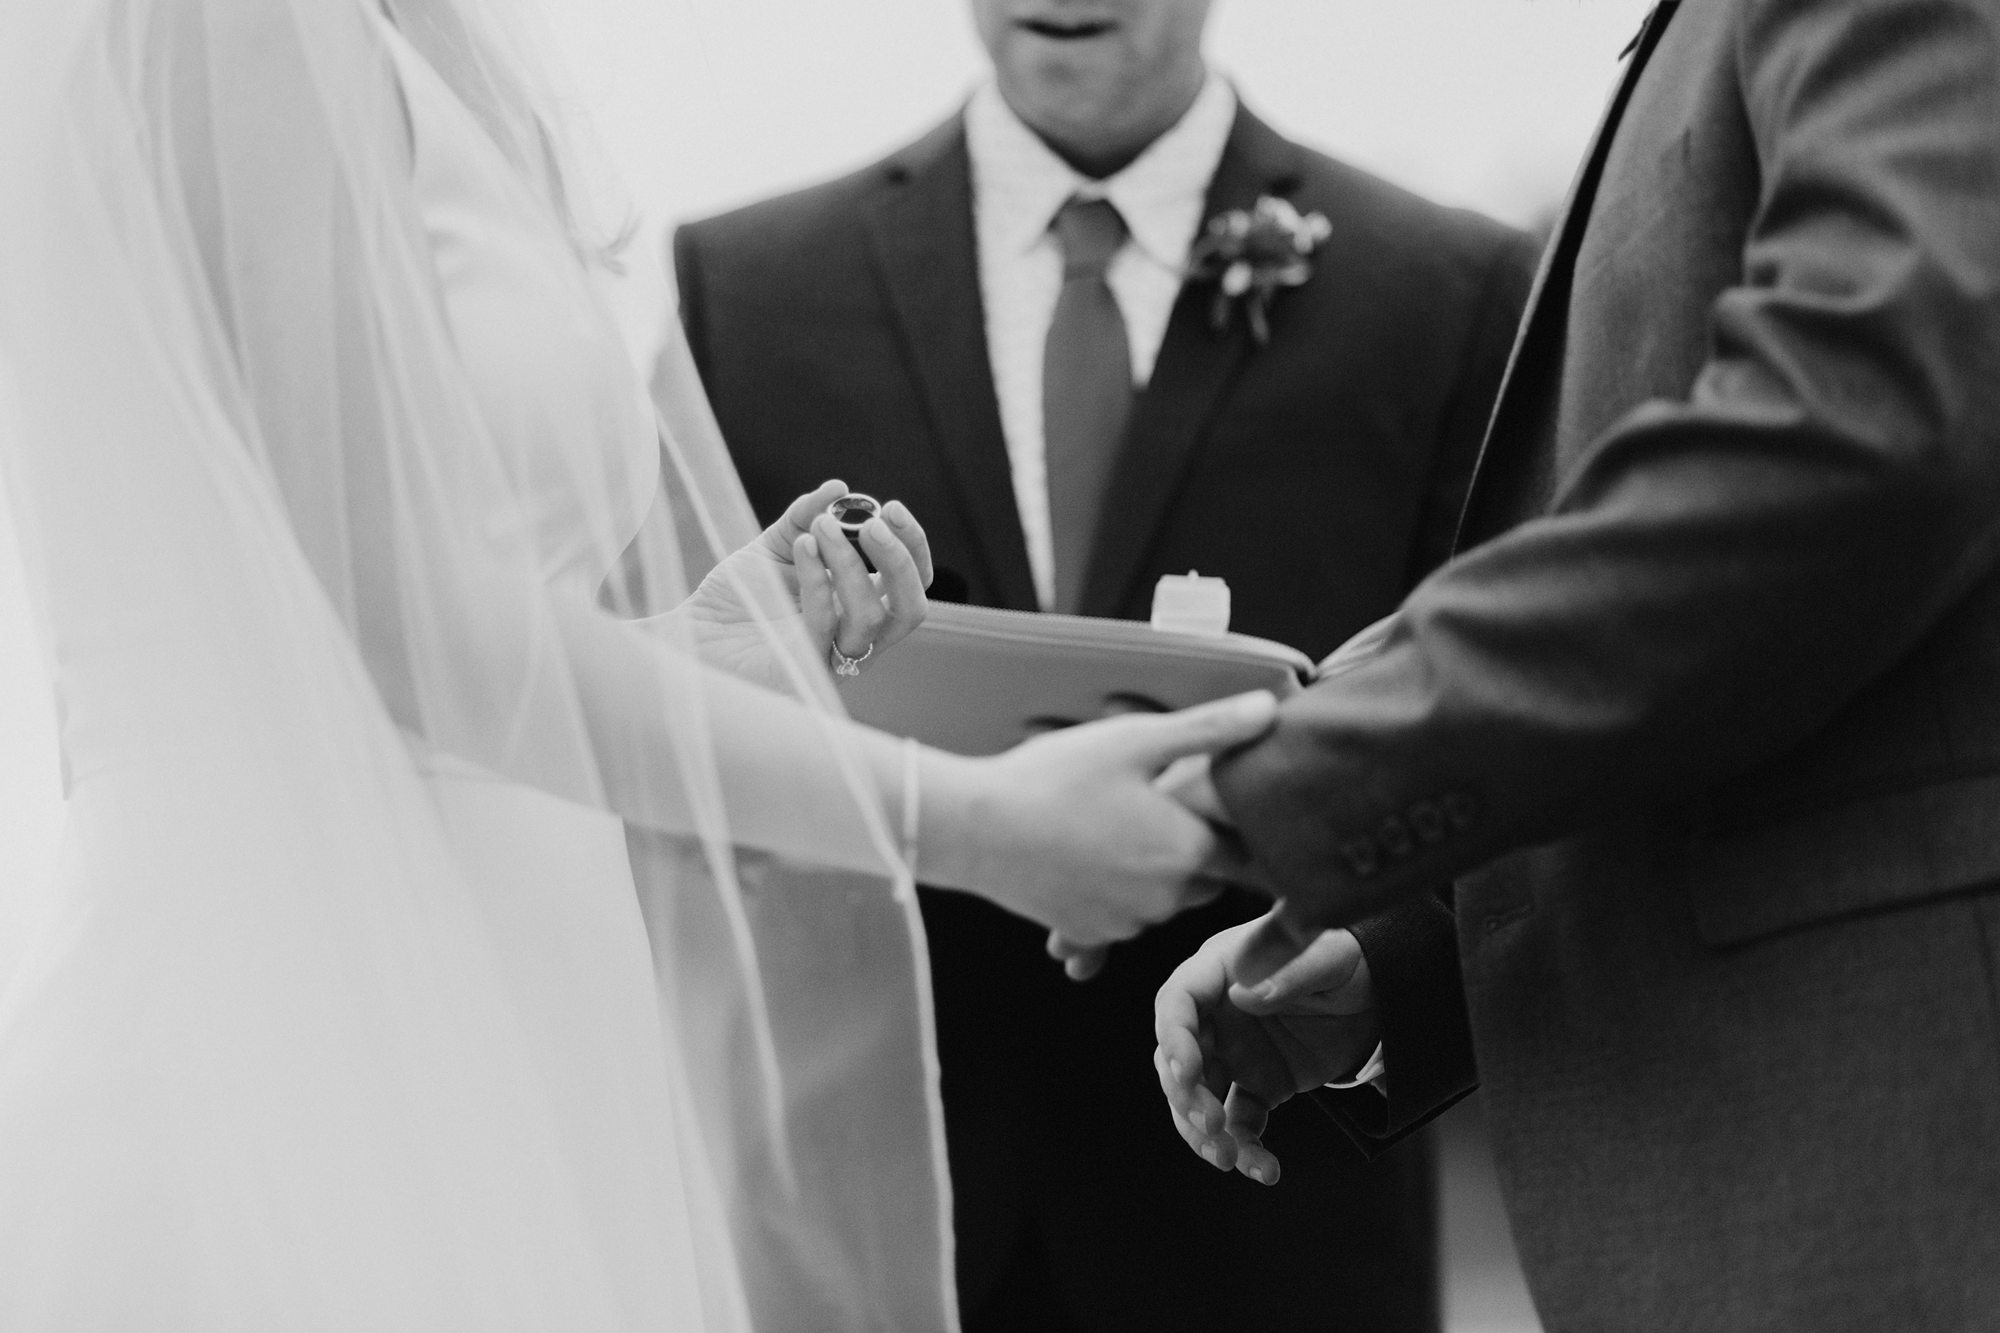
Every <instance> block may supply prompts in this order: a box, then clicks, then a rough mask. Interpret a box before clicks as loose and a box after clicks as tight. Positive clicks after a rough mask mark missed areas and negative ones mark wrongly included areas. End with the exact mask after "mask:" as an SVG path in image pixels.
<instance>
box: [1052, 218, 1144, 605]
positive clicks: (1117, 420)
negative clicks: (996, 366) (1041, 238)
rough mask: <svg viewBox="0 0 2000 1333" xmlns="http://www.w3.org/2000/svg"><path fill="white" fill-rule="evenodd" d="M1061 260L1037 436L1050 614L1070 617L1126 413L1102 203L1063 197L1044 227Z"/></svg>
mask: <svg viewBox="0 0 2000 1333" xmlns="http://www.w3.org/2000/svg"><path fill="white" fill-rule="evenodd" d="M1050 225H1051V229H1052V230H1053V231H1054V232H1055V236H1056V243H1057V244H1058V245H1059V246H1061V248H1062V254H1063V285H1062V295H1061V296H1060V297H1059V298H1058V299H1057V301H1056V316H1055V320H1054V322H1053V323H1051V324H1050V325H1049V339H1048V342H1047V344H1046V345H1045V346H1044V348H1043V352H1042V431H1043V442H1044V448H1045V450H1046V457H1047V462H1048V486H1049V526H1050V529H1051V532H1052V535H1053V538H1054V546H1055V566H1056V569H1055V574H1056V579H1055V583H1056V604H1055V609H1056V610H1058V611H1068V612H1072V613H1073V612H1075V611H1076V610H1077V609H1078V607H1079V606H1080V605H1081V603H1082V601H1083V580H1084V575H1085V574H1086V573H1087V572H1088V566H1089V564H1090V548H1091V541H1092V539H1093V538H1094V536H1095V535H1096V531H1097V518H1098V513H1099V511H1100V509H1101V508H1102V506H1103V504H1104V489H1105V484H1106V483H1107V482H1108V481H1109V480H1110V477H1111V465H1112V463H1113V462H1114V461H1115V460H1116V458H1117V454H1118V445H1119V441H1120V440H1121V439H1123V438H1124V434H1125V422H1126V420H1127V419H1128V418H1129V417H1130V416H1131V415H1132V350H1131V345H1130V344H1129V343H1128V341H1127V340H1126V336H1125V317H1124V316H1123V315H1121V314H1119V312H1118V301H1117V299H1116V298H1115V297H1114V296H1112V294H1111V285H1110V284H1109V283H1107V282H1106V281H1105V280H1104V274H1105V270H1107V269H1108V268H1110V267H1111V259H1112V256H1113V255H1116V254H1117V253H1118V249H1119V247H1120V246H1122V245H1124V244H1125V219H1124V218H1122V217H1120V216H1119V215H1118V210H1117V209H1116V208H1114V207H1112V205H1111V203H1110V201H1108V200H1104V199H1080V198H1074V197H1073V198H1071V199H1070V201H1069V202H1068V203H1066V204H1064V205H1063V206H1062V209H1061V211H1060V212H1058V213H1057V214H1056V217H1055V221H1054V222H1053V223H1052V224H1050Z"/></svg>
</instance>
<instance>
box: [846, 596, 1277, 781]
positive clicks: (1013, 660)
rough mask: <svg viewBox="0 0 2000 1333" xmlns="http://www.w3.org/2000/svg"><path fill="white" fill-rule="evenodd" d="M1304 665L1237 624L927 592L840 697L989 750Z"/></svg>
mask: <svg viewBox="0 0 2000 1333" xmlns="http://www.w3.org/2000/svg"><path fill="white" fill-rule="evenodd" d="M1312 675H1313V664H1312V662H1311V661H1310V660H1308V659H1307V658H1306V656H1305V655H1304V654H1303V653H1300V652H1298V651H1297V650H1296V649H1292V648H1288V647H1286V646H1285V645H1284V644H1281V643H1273V642H1271V641H1270V640H1269V639H1254V638H1251V637H1250V636H1248V635H1245V634H1222V635H1202V634H1183V633H1176V632H1174V631H1171V630H1159V629H1154V628H1153V627H1152V626H1151V625H1148V624H1146V623H1145V622H1144V621H1138V620H1099V619H1095V618H1092V617H1088V616H1063V615H1046V614H1039V613H1035V612H1028V611H999V610H994V609H993V608H991V607H982V606H959V605H956V604H954V603H950V602H933V603H931V609H930V617H929V618H928V619H927V620H925V622H924V623H923V625H922V626H920V627H919V628H918V629H917V631H916V632H915V633H913V634H912V635H910V637H909V638H907V639H905V640H903V641H902V642H901V643H899V644H897V645H896V646H895V647H894V648H891V649H888V650H887V651H885V652H884V653H883V654H882V657H881V659H880V660H879V661H875V662H871V663H869V665H868V668H867V669H866V670H865V671H863V672H862V673H861V675H860V676H859V677H857V678H855V679H853V680H849V681H842V682H841V683H840V697H841V699H842V700H843V701H844V702H845V703H846V705H847V708H848V711H849V712H850V713H851V714H853V716H854V717H855V718H856V720H858V721H861V722H866V723H868V724H869V725H870V726H875V727H880V728H881V729H882V730H884V731H888V732H892V733H894V734H896V735H899V736H914V737H916V738H917V739H918V740H920V741H923V742H924V743H925V744H927V745H934V746H936V747H938V748H939V749H943V750H954V751H956V752H958V753H960V754H997V753H998V752H1000V751H1001V750H1005V749H1007V748H1009V747H1010V746H1012V745H1014V744H1016V743H1017V742H1019V741H1022V740H1024V739H1026V738H1027V737H1029V736H1032V735H1034V734H1036V733H1037V732H1041V731H1045V730H1048V729H1049V728H1051V727H1058V726H1067V725H1069V724H1071V723H1074V722H1086V721H1089V720H1090V719H1092V718H1095V717H1101V716H1103V715H1104V714H1105V713H1106V712H1130V711H1134V710H1159V709H1172V708H1185V707H1188V706H1189V705H1191V704H1198V703H1205V702H1207V701H1208V700H1210V699H1220V698H1224V697H1226V696H1228V695H1232V694H1241V693H1243V692H1244V691H1246V690H1270V691H1271V692H1272V693H1274V694H1276V695H1277V696H1278V697H1279V698H1281V699H1282V698H1284V697H1285V696H1286V695H1288V694H1291V693H1293V692H1294V691H1296V690H1298V689H1299V688H1300V686H1301V685H1302V684H1303V683H1304V682H1305V681H1307V680H1309V679H1311V677H1312Z"/></svg>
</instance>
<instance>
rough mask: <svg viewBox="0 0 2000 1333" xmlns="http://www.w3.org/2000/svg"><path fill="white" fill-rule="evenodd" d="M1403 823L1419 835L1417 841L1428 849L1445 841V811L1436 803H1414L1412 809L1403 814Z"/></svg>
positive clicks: (1411, 805)
mask: <svg viewBox="0 0 2000 1333" xmlns="http://www.w3.org/2000/svg"><path fill="white" fill-rule="evenodd" d="M1403 822H1404V823H1406V824H1408V825H1409V826H1410V831H1411V832H1412V833H1414V834H1416V835H1417V841H1418V842H1420V843H1422V844H1424V846H1426V847H1434V846H1436V845H1437V844H1438V843H1441V842H1443V841H1444V835H1445V832H1446V827H1445V819H1444V811H1443V810H1440V809H1439V808H1438V803H1437V802H1436V801H1412V802H1411V803H1410V808H1409V809H1407V810H1405V811H1404V812H1403Z"/></svg>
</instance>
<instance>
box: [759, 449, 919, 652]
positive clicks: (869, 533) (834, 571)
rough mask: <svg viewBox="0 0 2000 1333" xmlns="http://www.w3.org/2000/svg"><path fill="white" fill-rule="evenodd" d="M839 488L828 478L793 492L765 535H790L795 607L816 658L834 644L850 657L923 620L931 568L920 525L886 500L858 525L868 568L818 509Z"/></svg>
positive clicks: (896, 638) (841, 489)
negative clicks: (812, 487) (809, 491)
mask: <svg viewBox="0 0 2000 1333" xmlns="http://www.w3.org/2000/svg"><path fill="white" fill-rule="evenodd" d="M846 493H847V488H846V487H845V486H844V485H842V484H841V483H840V482H837V481H829V482H827V483H826V484H825V485H823V486H821V487H820V488H819V489H818V490H816V491H814V492H813V493H812V494H810V495H802V496H800V497H799V498H798V499H797V500H795V501H793V502H792V507H791V508H790V509H789V510H787V511H786V512H785V516H784V517H783V518H781V519H779V520H778V522H776V523H774V524H772V525H771V527H770V528H768V529H767V530H766V532H765V536H766V538H772V539H774V540H785V539H787V538H789V540H790V543H791V564H792V568H793V569H794V570H795V571H796V572H797V576H798V598H799V610H800V612H801V614H803V615H804V617H805V622H806V633H807V634H809V635H811V636H812V641H813V644H814V646H815V647H817V648H818V649H819V651H820V653H821V655H822V656H825V655H826V653H827V650H828V649H829V648H837V649H839V650H840V653H841V656H843V657H846V658H849V659H857V660H858V659H862V658H868V657H870V656H871V655H872V654H875V653H880V652H883V651H885V650H887V649H889V648H891V647H893V646H895V645H896V644H897V643H899V642H901V641H902V640H903V639H904V638H906V637H907V636H908V635H909V633H910V631H912V630H914V629H915V628H916V627H917V626H919V625H921V624H923V623H924V617H925V616H926V615H928V614H929V612H930V600H929V598H927V597H926V596H925V594H924V590H925V589H927V588H929V587H930V586H931V578H932V576H933V574H934V573H935V572H936V571H935V569H934V567H933V565H932V563H931V544H930V539H929V538H928V537H926V536H925V535H924V529H923V525H922V524H920V523H918V522H917V519H916V515H914V514H912V513H911V512H910V511H909V508H908V506H906V505H904V503H903V502H902V501H901V500H891V501H889V503H888V504H886V505H884V506H882V513H881V516H880V517H878V518H871V519H869V520H868V522H867V523H866V524H865V525H864V526H863V527H862V529H861V546H862V549H863V550H865V551H866V552H867V553H868V560H869V561H870V562H872V563H873V564H874V566H875V570H876V572H875V573H873V574H870V573H869V572H868V564H867V563H864V562H863V561H862V559H861V556H860V554H859V553H858V552H856V551H855V549H854V546H853V544H852V543H851V542H849V541H848V540H847V537H846V535H845V534H844V533H842V532H841V530H840V525H839V524H838V523H836V522H834V521H833V518H832V516H831V515H829V514H828V513H827V512H826V507H827V506H828V505H830V504H832V503H833V502H834V501H835V500H838V499H839V498H840V497H841V496H842V495H845V494H846ZM801 523H803V524H804V530H801V527H800V525H801Z"/></svg>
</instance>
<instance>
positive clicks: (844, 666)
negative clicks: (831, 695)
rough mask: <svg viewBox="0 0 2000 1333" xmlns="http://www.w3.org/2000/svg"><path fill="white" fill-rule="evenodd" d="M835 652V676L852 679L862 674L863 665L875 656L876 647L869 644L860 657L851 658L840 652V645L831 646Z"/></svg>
mask: <svg viewBox="0 0 2000 1333" xmlns="http://www.w3.org/2000/svg"><path fill="white" fill-rule="evenodd" d="M829 646H830V647H831V648H832V650H833V674H834V675H836V676H847V677H849V678H852V677H854V676H858V675H860V674H861V664H862V663H863V662H866V661H867V660H868V659H869V658H871V657H873V656H875V645H874V644H872V643H871V644H869V645H868V647H867V649H866V650H865V651H864V652H863V653H862V654H861V656H859V657H849V656H848V655H847V654H846V653H843V652H841V651H840V645H839V644H837V643H836V644H832V645H829Z"/></svg>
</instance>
